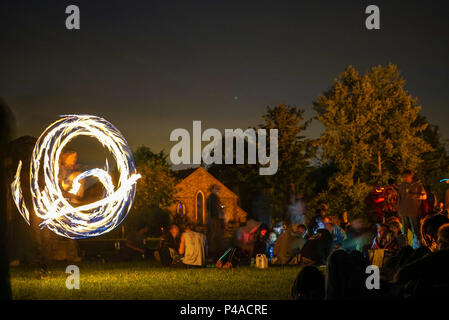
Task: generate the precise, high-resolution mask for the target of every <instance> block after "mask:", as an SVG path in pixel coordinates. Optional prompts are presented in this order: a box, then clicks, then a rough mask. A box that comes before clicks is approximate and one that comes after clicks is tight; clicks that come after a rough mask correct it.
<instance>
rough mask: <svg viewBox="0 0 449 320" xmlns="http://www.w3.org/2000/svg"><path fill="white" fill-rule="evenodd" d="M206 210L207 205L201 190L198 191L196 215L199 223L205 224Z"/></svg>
mask: <svg viewBox="0 0 449 320" xmlns="http://www.w3.org/2000/svg"><path fill="white" fill-rule="evenodd" d="M205 212H206V206H205V199H204V194H203V193H202V192H201V191H198V192H197V194H196V202H195V215H196V222H197V223H198V224H204V223H205V222H206V221H205V220H206V219H205V216H206V214H205Z"/></svg>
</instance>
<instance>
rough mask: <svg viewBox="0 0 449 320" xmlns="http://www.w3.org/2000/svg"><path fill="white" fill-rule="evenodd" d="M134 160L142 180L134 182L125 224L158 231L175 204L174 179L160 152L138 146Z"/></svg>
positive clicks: (164, 156) (164, 157)
mask: <svg viewBox="0 0 449 320" xmlns="http://www.w3.org/2000/svg"><path fill="white" fill-rule="evenodd" d="M134 159H135V161H136V166H137V172H138V173H140V174H141V175H142V177H141V178H140V179H139V180H138V181H137V192H136V197H135V201H134V206H133V213H132V214H130V219H127V225H128V226H130V225H132V226H133V227H135V226H136V225H137V224H140V223H147V224H148V225H149V226H150V229H159V228H160V224H161V223H162V222H164V223H165V222H166V221H167V220H168V210H167V209H168V207H169V206H170V205H171V204H172V203H173V202H174V201H175V198H174V195H175V186H176V183H177V181H176V178H175V177H174V175H173V173H172V171H171V169H170V165H169V163H168V161H167V155H166V154H165V153H164V152H163V151H161V152H159V153H153V152H152V151H151V150H150V149H149V148H148V147H146V146H141V147H139V148H137V149H136V151H135V152H134ZM155 220H157V221H155ZM159 220H160V221H159ZM159 222H161V223H159ZM153 225H155V228H152V226H153Z"/></svg>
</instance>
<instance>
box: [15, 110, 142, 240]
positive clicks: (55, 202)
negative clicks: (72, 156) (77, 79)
mask: <svg viewBox="0 0 449 320" xmlns="http://www.w3.org/2000/svg"><path fill="white" fill-rule="evenodd" d="M78 136H89V137H93V138H95V139H97V140H98V141H99V142H100V143H101V144H102V145H103V147H105V148H107V149H108V150H109V151H110V152H111V154H112V155H113V157H114V159H115V161H116V163H117V169H118V173H119V180H118V183H117V188H116V187H115V186H114V184H113V182H112V178H111V176H110V175H109V173H108V172H107V170H108V169H107V167H108V165H107V162H106V170H103V169H99V168H95V169H91V170H87V171H84V172H82V173H81V174H79V175H78V176H77V177H76V178H75V179H74V181H73V183H72V187H71V190H70V191H69V192H70V193H72V194H76V193H77V191H78V190H79V188H80V180H82V179H85V178H87V177H89V176H94V177H96V178H97V179H98V180H99V181H100V182H101V183H102V184H103V186H104V188H105V193H104V198H103V199H101V200H98V201H95V202H93V203H89V204H85V205H80V206H78V207H74V206H72V204H71V203H70V202H69V201H68V200H67V199H65V197H64V196H63V193H62V190H61V188H60V186H59V178H58V176H59V169H60V168H59V157H60V155H61V152H62V150H63V148H64V147H65V146H66V145H67V143H69V142H70V141H71V140H72V139H73V138H76V137H78ZM41 166H42V168H41ZM21 168H22V162H21V161H20V162H19V166H18V168H17V172H16V176H15V179H14V181H13V182H12V184H11V189H12V195H13V198H14V202H15V203H16V206H17V208H18V209H19V212H20V214H21V215H22V216H23V217H24V219H25V220H26V221H27V222H28V224H29V223H30V214H29V211H28V209H27V207H26V205H25V203H24V199H23V195H22V189H21V183H20V171H21ZM40 170H41V172H42V173H43V176H42V177H43V182H41V186H42V187H43V190H41V189H40V187H39V172H40ZM139 178H140V174H137V173H136V167H135V163H134V158H133V156H132V152H131V150H130V148H129V146H128V143H127V142H126V140H125V138H124V137H123V136H122V135H121V133H120V132H119V131H118V130H117V129H116V128H115V127H114V126H113V125H112V124H111V123H109V122H108V121H106V120H105V119H103V118H100V117H96V116H91V115H67V116H63V117H62V118H61V119H59V120H57V121H55V122H54V123H53V124H51V125H50V126H49V127H48V128H47V129H46V130H45V131H44V133H42V135H41V136H40V137H39V139H38V140H37V142H36V145H35V147H34V150H33V154H32V157H31V165H30V188H31V197H32V202H33V208H34V213H35V214H36V216H37V217H39V218H40V219H42V220H43V221H42V223H41V226H42V228H43V227H45V226H46V227H48V228H49V229H50V230H52V231H53V232H55V233H56V234H59V235H61V236H64V237H67V238H72V239H78V238H86V237H93V236H99V235H101V234H104V233H107V232H109V231H111V230H112V229H114V228H115V227H117V226H118V225H119V224H120V223H121V222H122V221H123V219H124V218H125V217H126V215H127V214H128V212H129V210H130V209H131V206H132V203H133V200H134V195H135V193H136V181H137V179H139Z"/></svg>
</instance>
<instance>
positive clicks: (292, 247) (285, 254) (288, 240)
mask: <svg viewBox="0 0 449 320" xmlns="http://www.w3.org/2000/svg"><path fill="white" fill-rule="evenodd" d="M304 230H305V227H304V225H297V226H293V227H291V228H287V229H286V230H285V232H284V233H282V234H281V235H280V236H279V238H278V240H277V241H276V243H275V245H274V248H273V256H274V259H273V261H272V263H273V264H293V263H295V262H294V261H295V259H294V258H295V257H296V256H297V255H298V254H299V253H300V252H301V249H302V248H303V247H304V244H305V243H306V239H304V237H303V235H304V232H305V231H304ZM296 263H298V262H296Z"/></svg>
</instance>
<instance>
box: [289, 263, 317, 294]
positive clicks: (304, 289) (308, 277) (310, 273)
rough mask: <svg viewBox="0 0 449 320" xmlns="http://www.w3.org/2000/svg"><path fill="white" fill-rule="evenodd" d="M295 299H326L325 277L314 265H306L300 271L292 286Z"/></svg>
mask: <svg viewBox="0 0 449 320" xmlns="http://www.w3.org/2000/svg"><path fill="white" fill-rule="evenodd" d="M292 298H293V299H294V300H324V298H325V278H324V275H323V273H322V272H321V271H320V270H318V269H317V268H316V267H314V266H305V267H304V268H302V269H301V271H299V273H298V276H297V277H296V280H295V282H294V283H293V286H292Z"/></svg>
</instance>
